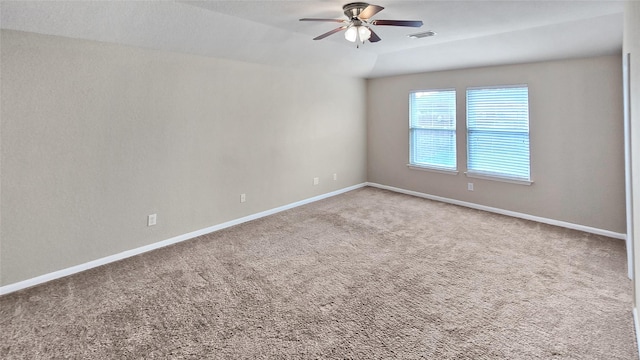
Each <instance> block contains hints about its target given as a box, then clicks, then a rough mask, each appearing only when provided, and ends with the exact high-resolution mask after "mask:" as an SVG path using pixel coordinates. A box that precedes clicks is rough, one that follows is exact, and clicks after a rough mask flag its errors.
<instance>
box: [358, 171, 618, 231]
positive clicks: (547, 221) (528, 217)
mask: <svg viewBox="0 0 640 360" xmlns="http://www.w3.org/2000/svg"><path fill="white" fill-rule="evenodd" d="M367 186H372V187H376V188H379V189H385V190H390V191H394V192H398V193H402V194H407V195H413V196H418V197H421V198H425V199H429V200H436V201H441V202H445V203H449V204H454V205H460V206H465V207H468V208H472V209H477V210H484V211H489V212H492V213H496V214H501V215H507V216H512V217H516V218H520V219H525V220H532V221H537V222H540V223H544V224H549V225H555V226H560V227H564V228H568V229H573V230H579V231H584V232H588V233H592V234H596V235H602V236H608V237H611V238H615V239H621V240H625V239H626V237H627V236H626V234H622V233H617V232H613V231H609V230H603V229H598V228H593V227H589V226H584V225H578V224H573V223H569V222H565V221H560V220H554V219H548V218H543V217H539V216H534V215H529V214H523V213H519V212H515V211H510V210H504V209H499V208H494V207H490V206H485V205H478V204H474V203H470V202H466V201H460V200H454V199H449V198H444V197H440V196H435V195H429V194H425V193H421V192H417V191H412V190H405V189H400V188H397V187H393V186H387V185H381V184H377V183H370V182H368V183H367Z"/></svg>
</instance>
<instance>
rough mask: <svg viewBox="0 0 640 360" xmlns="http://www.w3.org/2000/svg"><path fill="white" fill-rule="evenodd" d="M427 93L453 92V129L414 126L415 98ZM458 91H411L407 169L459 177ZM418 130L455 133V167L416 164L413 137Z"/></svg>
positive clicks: (452, 88) (452, 89) (441, 89)
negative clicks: (416, 95) (413, 105)
mask: <svg viewBox="0 0 640 360" xmlns="http://www.w3.org/2000/svg"><path fill="white" fill-rule="evenodd" d="M427 92H453V101H454V103H453V129H442V128H425V127H416V126H414V124H413V123H414V121H413V118H412V115H413V112H412V103H413V96H414V94H416V93H427ZM457 95H458V92H457V89H456V88H455V87H451V88H439V89H421V90H411V91H409V99H408V100H409V116H408V118H409V163H408V164H407V167H409V168H410V169H412V170H422V171H431V172H437V173H442V174H450V175H457V174H458V150H457V145H458V133H457V107H458V99H457ZM416 130H434V131H443V132H444V131H446V132H449V133H451V132H452V133H453V139H454V141H453V159H454V167H447V166H438V165H436V164H425V163H417V162H414V159H415V154H414V143H413V137H414V133H415V131H416Z"/></svg>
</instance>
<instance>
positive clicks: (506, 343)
mask: <svg viewBox="0 0 640 360" xmlns="http://www.w3.org/2000/svg"><path fill="white" fill-rule="evenodd" d="M631 309H632V287H631V281H630V280H629V279H628V278H627V277H626V256H625V248H624V241H621V240H616V239H609V238H606V237H601V236H596V235H591V234H587V233H582V232H578V231H572V230H567V229H562V228H557V227H553V226H548V225H543V224H539V223H535V222H530V221H525V220H520V219H514V218H509V217H505V216H500V215H495V214H491V213H486V212H482V211H476V210H471V209H467V208H463V207H458V206H453V205H448V204H444V203H439V202H434V201H429V200H425V199H421V198H415V197H411V196H405V195H401V194H396V193H392V192H388V191H384V190H379V189H375V188H363V189H359V190H356V191H352V192H349V193H346V194H343V195H339V196H336V197H333V198H329V199H326V200H322V201H319V202H316V203H313V204H309V205H306V206H302V207H298V208H295V209H292V210H289V211H285V212H281V213H278V214H276V215H272V216H269V217H266V218H262V219H259V220H255V221H252V222H249V223H245V224H242V225H238V226H235V227H232V228H228V229H226V230H222V231H219V232H216V233H213V234H209V235H206V236H202V237H200V238H197V239H194V240H190V241H187V242H184V243H181V244H178V245H175V246H171V247H168V248H163V249H160V250H157V251H154V252H151V253H147V254H143V255H140V256H137V257H134V258H130V259H127V260H124V261H120V262H117V263H113V264H110V265H106V266H102V267H100V268H96V269H92V270H89V271H86V272H84V273H81V274H77V275H74V276H70V277H68V278H64V279H60V280H57V281H54V282H50V283H47V284H44V285H41V286H38V287H35V288H32V289H27V290H24V291H20V292H16V293H12V294H9V295H6V296H3V297H0V357H1V358H3V359H51V358H74V359H133V358H135V359H138V358H186V359H201V358H212V359H216V358H228V359H254V358H296V359H304V358H309V359H315V358H323V359H324V358H329V359H344V358H354V359H385V358H386V359H388V358H396V359H418V358H425V359H625V360H628V359H637V358H638V354H637V351H636V345H635V337H634V328H633V319H632V314H631Z"/></svg>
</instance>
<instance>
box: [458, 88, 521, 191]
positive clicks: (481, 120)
mask: <svg viewBox="0 0 640 360" xmlns="http://www.w3.org/2000/svg"><path fill="white" fill-rule="evenodd" d="M467 153H468V154H467V155H468V156H467V168H468V171H469V172H470V173H471V174H474V173H475V174H478V175H486V176H496V177H504V178H509V179H515V180H524V181H529V180H530V178H531V176H530V157H529V89H528V87H527V86H526V85H524V86H513V87H502V88H469V89H467Z"/></svg>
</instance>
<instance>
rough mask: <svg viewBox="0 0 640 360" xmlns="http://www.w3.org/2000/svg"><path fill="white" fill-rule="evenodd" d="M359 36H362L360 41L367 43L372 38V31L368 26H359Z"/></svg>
mask: <svg viewBox="0 0 640 360" xmlns="http://www.w3.org/2000/svg"><path fill="white" fill-rule="evenodd" d="M358 35H359V36H360V41H362V42H365V41H367V40H369V38H370V37H371V29H369V28H368V27H366V26H358Z"/></svg>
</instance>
